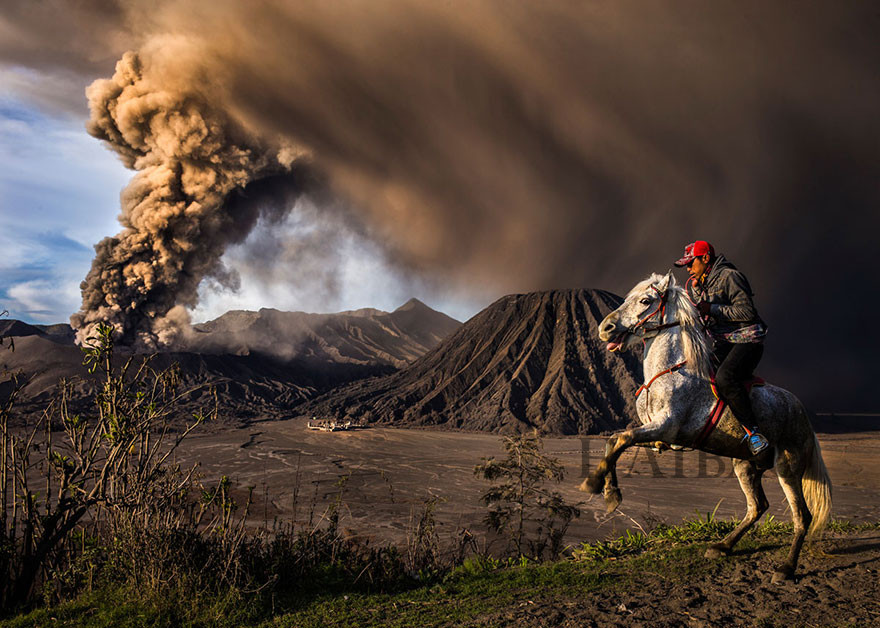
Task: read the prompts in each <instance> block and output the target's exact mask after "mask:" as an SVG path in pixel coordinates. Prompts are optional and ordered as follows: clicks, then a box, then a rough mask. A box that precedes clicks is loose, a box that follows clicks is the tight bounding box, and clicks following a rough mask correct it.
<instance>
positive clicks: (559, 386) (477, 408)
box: [302, 290, 641, 434]
mask: <svg viewBox="0 0 880 628" xmlns="http://www.w3.org/2000/svg"><path fill="white" fill-rule="evenodd" d="M619 302H620V299H619V297H616V296H615V295H613V294H611V293H608V292H604V291H601V290H554V291H549V292H535V293H530V294H518V295H510V296H506V297H504V298H502V299H499V300H498V301H496V302H495V303H494V304H492V305H491V306H489V307H488V308H486V309H485V310H483V311H482V312H481V313H479V314H478V315H476V316H475V317H474V318H472V319H471V320H470V321H468V322H467V323H465V324H464V325H463V326H462V327H461V328H460V329H459V330H458V331H457V332H455V333H454V334H452V335H451V336H450V337H449V338H447V339H446V340H445V341H443V343H441V344H440V345H439V346H438V347H436V348H435V349H434V350H432V351H430V352H429V353H427V354H426V355H424V356H423V357H421V358H420V359H418V360H417V361H415V362H414V363H412V364H411V365H409V366H407V367H406V368H404V369H403V370H401V371H398V372H397V373H394V374H392V375H388V376H385V377H381V378H374V379H370V380H364V381H359V382H355V383H353V384H351V385H349V386H346V387H343V388H340V389H337V390H335V391H332V392H330V393H328V394H327V395H325V396H323V397H321V398H319V399H316V400H314V401H312V402H309V403H308V404H306V406H305V407H304V408H303V409H302V412H303V413H304V414H309V415H320V416H326V417H335V418H342V417H345V418H351V419H355V420H364V421H367V422H375V423H389V424H395V425H442V426H444V427H449V428H463V429H472V430H483V431H499V432H510V431H518V430H524V429H531V428H537V429H539V430H541V431H542V432H544V433H549V434H591V433H597V432H602V431H606V430H612V429H616V428H619V427H622V426H624V425H626V424H627V423H629V422H630V420H631V419H633V418H634V417H635V416H636V414H635V405H634V397H633V393H634V391H635V389H636V388H637V385H638V384H637V382H640V381H641V364H640V362H639V360H638V358H637V357H636V356H634V355H632V354H627V355H624V356H623V357H621V356H619V355H617V354H614V355H612V354H609V353H608V352H607V351H606V350H605V343H602V342H601V341H600V340H599V339H598V336H597V334H596V325H597V323H598V322H599V321H601V320H602V318H604V317H605V316H606V315H607V314H608V312H610V311H611V310H612V309H613V308H614V307H616V305H617V304H619Z"/></svg>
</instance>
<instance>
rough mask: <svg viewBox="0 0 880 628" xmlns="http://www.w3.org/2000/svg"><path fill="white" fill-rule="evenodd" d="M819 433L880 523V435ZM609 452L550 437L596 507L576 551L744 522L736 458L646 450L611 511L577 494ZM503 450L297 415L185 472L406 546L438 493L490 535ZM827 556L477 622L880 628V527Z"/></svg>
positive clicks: (444, 530)
mask: <svg viewBox="0 0 880 628" xmlns="http://www.w3.org/2000/svg"><path fill="white" fill-rule="evenodd" d="M819 440H820V443H821V445H822V450H823V455H824V458H825V461H826V464H827V466H828V469H829V473H830V475H831V478H832V481H833V483H834V516H835V517H838V518H845V519H850V520H852V521H854V522H877V521H878V520H880V433H876V432H875V433H857V434H844V435H842V434H835V435H822V434H820V435H819ZM604 443H605V438H602V437H589V438H584V439H578V438H567V439H563V438H559V439H547V440H545V450H546V452H547V453H549V454H551V455H553V456H555V457H557V458H559V459H560V460H561V461H562V462H563V463H564V465H565V467H566V471H567V476H566V480H565V481H564V482H563V483H562V484H561V485H560V486H559V490H560V491H561V492H562V493H563V494H564V495H565V497H566V498H567V499H569V500H571V501H581V502H583V503H582V505H581V507H582V513H583V514H582V516H581V517H580V519H579V520H576V521H575V522H574V523H573V524H572V526H571V528H570V530H569V534H568V537H567V539H566V540H567V542H568V543H571V544H576V543H579V542H582V541H586V540H597V539H604V538H607V537H609V536H616V535H619V534H620V533H621V532H623V530H625V529H633V530H635V529H639V528H644V529H648V528H650V527H653V526H655V525H656V524H658V523H668V524H676V523H679V522H681V521H682V519H685V518H692V517H695V516H696V515H697V513H700V514H702V515H703V516H705V514H706V513H708V512H711V511H713V510H715V509H716V508H717V516H718V517H722V518H730V517H735V516H741V515H742V514H743V513H744V510H745V500H744V498H743V495H742V493H741V491H740V489H739V485H738V482H737V481H736V479H735V477H733V472H732V469H731V466H730V463H729V461H727V460H724V459H720V458H717V457H715V456H710V455H705V454H702V453H699V452H678V453H674V452H666V453H663V454H660V455H658V454H655V453H653V452H650V451H649V450H644V449H638V450H634V451H633V452H631V453H628V454H626V455H624V456H623V458H622V459H621V462H620V464H619V467H618V469H619V480H620V485H621V489H622V491H623V503H622V505H621V507H620V509H619V510H618V511H617V512H615V513H613V514H611V515H607V514H606V513H605V506H604V502H603V501H602V499H601V497H596V498H593V499H592V500H591V499H590V496H588V495H586V494H584V493H581V492H580V491H578V490H577V485H578V484H579V483H580V481H581V477H583V475H584V472H585V470H588V469H589V467H590V464H595V463H596V462H597V461H598V460H599V459H600V457H601V453H602V451H603V450H604ZM501 454H502V447H501V438H500V437H498V436H493V435H487V434H477V433H461V432H457V433H455V432H437V431H427V430H412V429H406V430H404V429H387V428H378V429H365V430H358V431H350V432H334V433H326V432H315V431H310V430H308V429H306V424H305V422H304V421H299V420H291V421H282V422H265V423H261V424H257V425H255V426H251V427H249V428H247V429H241V430H225V431H222V430H221V431H217V432H216V433H205V434H201V435H196V436H194V437H193V438H191V439H190V440H189V441H188V442H186V445H185V450H184V451H183V452H182V454H181V456H180V457H179V458H180V461H181V462H184V463H187V462H192V461H195V460H200V461H201V473H202V474H203V476H204V480H205V481H206V482H207V481H211V480H212V479H216V478H218V477H219V476H220V475H228V476H229V477H230V478H231V479H232V480H233V481H234V483H235V485H236V486H237V487H238V489H237V490H238V495H239V497H242V496H243V495H244V493H245V491H246V487H248V486H253V487H254V503H253V507H252V515H251V517H252V524H253V525H255V526H262V525H266V526H271V524H272V522H273V520H275V518H276V517H277V518H279V520H283V521H290V520H293V519H295V520H296V521H297V522H298V523H299V524H300V525H302V524H304V523H305V522H306V521H308V520H309V518H310V517H311V519H312V521H313V522H316V521H319V520H320V515H321V513H323V512H324V511H325V509H326V508H327V506H328V505H329V504H331V503H333V502H334V501H338V503H339V504H341V507H342V513H343V516H342V525H343V528H344V529H346V530H347V531H348V532H349V533H350V534H352V535H357V536H360V537H364V538H366V539H370V540H372V541H376V542H380V543H384V542H388V541H391V542H394V543H404V542H405V541H406V539H407V534H408V531H409V530H410V529H411V525H412V518H413V517H414V516H415V515H417V514H418V513H419V512H420V511H421V510H422V508H423V504H424V501H425V500H426V499H428V498H431V497H435V498H439V499H440V500H441V501H440V502H439V503H438V504H437V507H436V516H437V521H438V530H439V531H440V534H441V537H442V538H443V539H444V540H445V541H450V542H452V541H454V539H455V538H457V537H458V535H459V534H460V533H461V530H462V529H468V530H470V531H471V532H472V533H474V534H475V536H477V537H478V538H481V539H485V538H487V537H486V534H485V526H484V525H483V523H482V517H483V514H484V512H485V509H484V507H483V506H482V505H481V504H480V501H479V498H480V494H481V491H482V490H484V488H485V483H484V482H483V481H482V480H480V479H478V478H476V477H475V476H474V474H473V468H474V466H475V465H476V464H478V463H479V462H480V460H481V458H482V457H487V456H493V455H494V456H500V455H501ZM764 486H765V490H766V492H767V496H768V498H769V499H770V502H771V509H770V512H769V514H772V515H773V516H774V517H776V518H777V519H779V520H781V521H784V522H787V521H788V520H789V519H788V514H787V512H786V506H785V500H784V497H783V494H782V490H781V488H780V487H779V484H778V482H777V481H776V478H775V475H774V474H773V473H772V472H768V473H767V474H766V475H765V480H764ZM829 534H830V533H829ZM483 542H484V543H485V541H483ZM481 549H482V547H481ZM490 549H491V546H490ZM818 549H819V550H822V551H824V552H826V554H825V555H823V554H821V552H819V551H813V550H808V551H805V552H804V554H803V555H802V560H801V564H800V566H799V569H798V579H797V581H796V582H789V583H784V584H782V585H772V584H771V583H770V575H771V573H772V571H773V569H774V567H775V566H776V564H777V562H778V561H779V560H780V559H781V557H782V556H783V555H784V552H785V548H784V547H783V545H782V544H781V543H776V544H772V545H771V546H770V547H764V548H762V549H759V550H757V551H756V550H740V551H739V552H737V553H735V554H734V555H733V556H731V557H729V558H726V559H721V560H719V561H717V564H716V565H714V566H710V569H709V575H708V576H707V575H706V573H705V572H700V573H695V574H694V577H693V578H688V579H683V578H681V577H677V578H669V577H666V576H665V575H664V573H663V572H662V568H661V569H658V570H657V572H653V571H652V572H645V573H642V574H639V575H638V576H637V577H636V578H635V581H634V582H633V583H632V584H631V585H629V586H627V587H626V588H625V591H624V593H619V592H618V593H615V594H611V593H607V592H605V593H598V594H595V595H590V596H585V597H584V598H580V599H560V598H559V597H558V596H554V594H553V592H552V591H549V592H548V591H535V595H534V597H533V598H532V599H524V600H522V601H521V602H520V603H519V604H518V605H517V606H514V607H511V608H509V609H507V610H505V611H504V612H503V613H501V614H499V615H495V616H491V617H483V618H480V619H479V620H478V621H477V623H476V624H474V625H480V626H483V625H486V626H572V627H573V626H652V627H654V626H697V627H702V626H705V627H709V626H719V625H737V626H740V625H745V626H871V625H880V591H878V588H880V585H878V582H880V577H878V571H880V533H878V532H876V531H873V532H864V533H860V534H857V535H855V536H853V535H850V536H847V537H844V536H840V537H839V538H834V535H830V538H828V540H825V541H823V542H822V543H821V546H820V547H819V548H818ZM698 551H699V552H700V555H701V554H702V550H701V549H700V550H698ZM701 564H704V563H701Z"/></svg>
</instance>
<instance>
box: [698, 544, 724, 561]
mask: <svg viewBox="0 0 880 628" xmlns="http://www.w3.org/2000/svg"><path fill="white" fill-rule="evenodd" d="M704 556H705V557H706V558H723V557H724V556H730V550H729V549H727V548H726V547H724V546H723V545H721V544H720V543H716V544H715V545H710V546H709V547H708V548H706V553H705V554H704Z"/></svg>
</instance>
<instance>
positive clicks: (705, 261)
mask: <svg viewBox="0 0 880 628" xmlns="http://www.w3.org/2000/svg"><path fill="white" fill-rule="evenodd" d="M707 268H709V255H708V254H706V255H702V256H700V257H695V258H694V259H693V260H692V261H691V263H690V264H688V265H687V269H688V273H690V276H691V277H693V278H694V279H699V278H700V277H702V276H703V274H704V273H705V272H706V269H707Z"/></svg>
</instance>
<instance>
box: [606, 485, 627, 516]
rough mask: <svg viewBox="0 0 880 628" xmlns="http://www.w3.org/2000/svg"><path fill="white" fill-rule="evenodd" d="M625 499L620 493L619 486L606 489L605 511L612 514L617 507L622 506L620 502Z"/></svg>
mask: <svg viewBox="0 0 880 628" xmlns="http://www.w3.org/2000/svg"><path fill="white" fill-rule="evenodd" d="M622 501H623V496H622V495H621V494H620V489H619V488H611V489H608V490H607V491H605V512H606V513H608V514H611V513H612V512H614V511H615V510H617V507H618V506H620V502H622Z"/></svg>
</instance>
